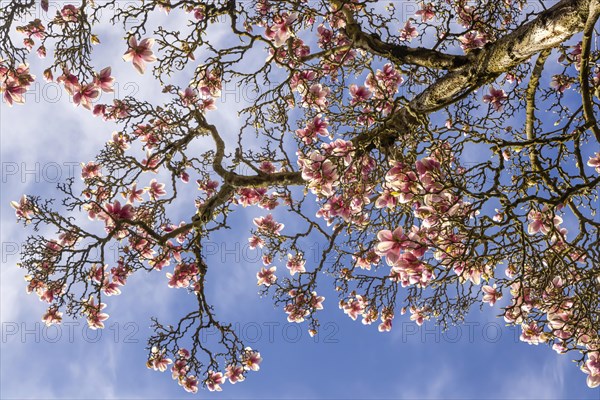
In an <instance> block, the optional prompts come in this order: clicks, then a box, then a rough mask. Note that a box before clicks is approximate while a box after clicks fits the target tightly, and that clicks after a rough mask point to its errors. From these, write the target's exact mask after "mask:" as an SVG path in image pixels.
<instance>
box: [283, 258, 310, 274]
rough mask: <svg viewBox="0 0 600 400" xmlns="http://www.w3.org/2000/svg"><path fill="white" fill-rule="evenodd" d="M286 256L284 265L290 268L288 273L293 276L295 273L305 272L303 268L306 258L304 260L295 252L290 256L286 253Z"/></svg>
mask: <svg viewBox="0 0 600 400" xmlns="http://www.w3.org/2000/svg"><path fill="white" fill-rule="evenodd" d="M287 257H288V261H287V263H286V267H287V268H288V269H289V270H290V274H291V275H292V276H294V275H295V274H296V273H304V272H306V269H305V268H304V264H305V263H306V260H304V259H303V258H302V256H301V255H299V254H297V255H295V256H292V255H291V254H288V255H287Z"/></svg>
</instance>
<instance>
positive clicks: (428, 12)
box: [415, 3, 435, 22]
mask: <svg viewBox="0 0 600 400" xmlns="http://www.w3.org/2000/svg"><path fill="white" fill-rule="evenodd" d="M415 15H418V16H420V17H421V20H422V21H423V22H427V21H429V20H431V19H433V18H435V12H434V11H433V4H432V3H427V4H425V3H423V4H421V9H420V10H419V11H417V12H416V13H415Z"/></svg>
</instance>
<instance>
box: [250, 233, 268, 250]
mask: <svg viewBox="0 0 600 400" xmlns="http://www.w3.org/2000/svg"><path fill="white" fill-rule="evenodd" d="M248 243H249V247H250V250H254V249H256V248H257V247H260V248H261V249H262V248H263V247H264V245H265V241H264V240H262V239H261V238H259V237H258V236H252V237H250V238H248Z"/></svg>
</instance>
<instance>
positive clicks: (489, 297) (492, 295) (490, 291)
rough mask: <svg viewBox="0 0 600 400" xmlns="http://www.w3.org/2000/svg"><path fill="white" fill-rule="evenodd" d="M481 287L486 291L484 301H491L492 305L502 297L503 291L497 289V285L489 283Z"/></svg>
mask: <svg viewBox="0 0 600 400" xmlns="http://www.w3.org/2000/svg"><path fill="white" fill-rule="evenodd" d="M481 289H482V290H483V292H484V293H485V294H484V295H483V302H484V303H490V306H493V305H494V304H496V301H497V300H498V299H500V298H502V292H501V291H499V290H496V285H494V286H493V287H492V286H489V285H484V286H483V287H482V288H481Z"/></svg>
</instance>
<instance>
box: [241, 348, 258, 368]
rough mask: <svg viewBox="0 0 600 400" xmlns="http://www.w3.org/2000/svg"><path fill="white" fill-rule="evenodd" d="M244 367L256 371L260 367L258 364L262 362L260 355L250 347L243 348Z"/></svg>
mask: <svg viewBox="0 0 600 400" xmlns="http://www.w3.org/2000/svg"><path fill="white" fill-rule="evenodd" d="M244 351H245V354H244V360H243V363H244V369H245V370H252V371H258V370H259V369H260V366H259V364H260V363H261V362H262V357H261V356H260V353H259V352H258V351H254V350H252V349H251V348H250V347H246V348H245V349H244Z"/></svg>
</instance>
